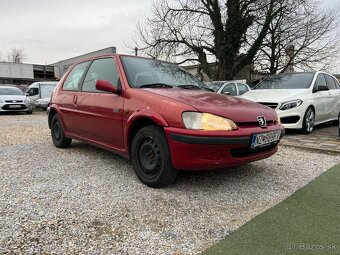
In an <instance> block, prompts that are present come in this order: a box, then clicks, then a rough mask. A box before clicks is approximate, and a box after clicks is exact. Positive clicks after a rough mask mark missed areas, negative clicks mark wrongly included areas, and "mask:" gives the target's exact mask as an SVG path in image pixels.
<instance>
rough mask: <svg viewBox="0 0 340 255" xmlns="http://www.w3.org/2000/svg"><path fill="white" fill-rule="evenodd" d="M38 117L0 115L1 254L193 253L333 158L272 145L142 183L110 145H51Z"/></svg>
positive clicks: (288, 192)
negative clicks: (249, 155) (207, 168)
mask: <svg viewBox="0 0 340 255" xmlns="http://www.w3.org/2000/svg"><path fill="white" fill-rule="evenodd" d="M46 122H47V117H46V115H45V113H42V112H40V113H34V114H33V115H0V123H1V124H0V171H1V174H0V254H79V253H86V254H177V255H180V254H198V253H199V252H200V251H202V250H204V249H206V248H207V247H209V246H210V245H211V244H213V243H214V242H216V241H218V240H220V239H221V238H223V237H225V236H226V235H228V234H229V233H230V232H232V231H234V230H235V229H237V228H239V227H240V226H241V225H243V224H244V223H246V222H247V221H249V220H250V219H252V218H253V217H255V216H256V215H258V214H260V213H261V212H263V211H265V210H266V209H268V208H270V207H272V206H273V205H275V204H277V203H279V202H280V201H282V200H283V199H285V198H286V197H287V196H289V195H291V194H292V193H293V192H295V191H296V190H297V189H299V188H301V187H303V186H304V185H306V184H307V183H309V182H310V181H312V180H313V179H314V178H316V177H317V176H319V175H320V174H321V173H322V172H324V171H326V170H327V169H329V168H330V167H332V166H334V165H335V164H337V163H339V162H340V156H334V155H333V156H332V155H326V154H317V153H315V152H308V151H302V150H298V149H293V148H289V147H281V148H280V149H279V152H278V153H277V154H276V155H274V156H273V157H271V158H270V159H266V160H262V161H258V162H255V163H251V164H247V165H244V166H242V167H235V168H231V169H228V170H222V171H221V170H220V171H212V172H203V173H202V172H200V173H182V174H181V175H180V176H179V177H178V179H177V182H176V183H175V184H174V185H173V186H171V187H168V188H165V189H151V188H148V187H146V186H144V185H143V184H141V183H140V182H139V180H138V179H137V177H136V176H135V174H134V172H133V169H132V166H131V163H130V162H129V161H127V160H125V159H123V158H121V157H119V156H116V155H114V154H112V153H109V152H106V151H104V150H101V149H97V148H95V147H92V146H89V145H86V144H84V143H81V142H73V143H72V146H71V147H70V148H69V149H66V150H61V149H57V148H55V147H54V146H53V145H52V143H51V139H50V136H49V129H48V127H47V123H46Z"/></svg>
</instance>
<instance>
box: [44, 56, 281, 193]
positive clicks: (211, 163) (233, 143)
mask: <svg viewBox="0 0 340 255" xmlns="http://www.w3.org/2000/svg"><path fill="white" fill-rule="evenodd" d="M48 124H49V127H50V128H51V137H52V141H53V143H54V145H55V146H56V147H59V148H65V147H68V146H69V145H70V144H71V141H72V139H77V140H81V141H84V142H87V143H90V144H93V145H96V146H98V147H101V148H104V149H107V150H110V151H113V152H116V153H118V154H120V155H122V156H124V157H126V158H129V159H132V165H133V169H134V171H135V173H136V175H137V176H138V178H139V179H140V180H141V181H142V182H143V183H144V184H146V185H148V186H151V187H162V186H165V185H167V184H170V183H172V182H173V181H174V179H175V178H176V175H177V173H178V170H207V169H218V168H223V167H229V166H235V165H241V164H245V163H248V162H252V161H256V160H260V159H264V158H267V157H270V156H271V155H273V154H274V153H275V152H276V151H277V146H278V143H279V141H280V138H281V137H282V135H283V132H284V129H283V127H282V126H281V125H280V122H279V118H278V115H277V114H276V113H275V111H273V110H272V109H270V108H268V107H265V106H263V105H260V104H257V103H253V102H251V101H248V100H244V99H240V98H235V97H226V96H224V95H220V94H216V93H213V92H211V91H209V90H208V89H207V88H206V87H205V85H204V84H203V83H202V82H200V81H199V80H197V79H196V78H195V77H194V76H192V75H191V74H189V73H187V72H186V71H185V70H183V69H182V68H180V67H178V66H177V65H175V64H171V63H167V62H163V61H159V60H154V59H147V58H141V57H134V56H125V55H118V54H117V55H106V56H102V57H96V58H92V59H89V60H84V61H82V62H79V63H77V64H75V65H73V66H72V67H71V68H70V69H69V70H68V72H67V73H66V74H65V75H64V77H63V78H62V80H61V81H60V82H59V84H58V86H57V88H56V89H55V91H54V92H53V95H52V100H51V105H50V107H49V109H48Z"/></svg>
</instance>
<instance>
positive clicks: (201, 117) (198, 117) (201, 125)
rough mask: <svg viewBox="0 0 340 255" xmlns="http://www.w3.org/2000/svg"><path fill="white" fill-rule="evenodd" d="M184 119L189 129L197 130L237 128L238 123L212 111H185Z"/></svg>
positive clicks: (228, 129)
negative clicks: (211, 112)
mask: <svg viewBox="0 0 340 255" xmlns="http://www.w3.org/2000/svg"><path fill="white" fill-rule="evenodd" d="M182 119H183V122H184V125H185V127H186V128H187V129H195V130H227V131H230V130H235V129H237V126H236V124H235V123H234V122H233V121H232V120H229V119H226V118H223V117H220V116H216V115H213V114H210V113H200V112H183V113H182Z"/></svg>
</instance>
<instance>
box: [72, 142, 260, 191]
mask: <svg viewBox="0 0 340 255" xmlns="http://www.w3.org/2000/svg"><path fill="white" fill-rule="evenodd" d="M69 149H70V150H74V151H78V152H79V153H80V154H85V155H86V154H89V155H90V154H92V156H95V157H98V158H102V159H105V160H109V161H110V162H112V165H114V164H115V163H120V164H125V165H126V166H127V167H128V168H129V169H131V171H132V172H133V169H132V163H131V161H130V160H128V159H125V158H123V157H121V156H119V155H117V154H115V153H112V152H109V151H106V150H104V149H101V148H98V147H95V146H92V145H89V144H86V143H83V142H80V141H73V142H72V144H71V147H70V148H69ZM110 162H109V163H110ZM262 170H263V167H261V166H258V165H255V164H251V163H250V164H246V165H242V166H238V167H230V168H225V169H217V170H207V171H179V174H178V177H177V179H176V180H175V183H174V184H172V185H171V186H169V187H168V188H170V189H177V188H183V187H186V188H197V189H202V188H207V189H210V188H213V189H215V188H217V187H218V186H220V185H225V184H226V183H228V182H242V180H243V179H247V180H249V176H252V179H253V178H256V176H257V175H262V174H263V172H262ZM131 181H132V180H131Z"/></svg>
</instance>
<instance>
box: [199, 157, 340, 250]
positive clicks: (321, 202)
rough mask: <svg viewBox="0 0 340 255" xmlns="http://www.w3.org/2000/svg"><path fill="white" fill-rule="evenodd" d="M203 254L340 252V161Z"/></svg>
mask: <svg viewBox="0 0 340 255" xmlns="http://www.w3.org/2000/svg"><path fill="white" fill-rule="evenodd" d="M316 160H317V159H316ZM202 254H203V255H218V254H231V255H237V254H242V255H247V254H249V255H256V254H261V255H262V254H263V255H267V254H268V255H269V254H270V255H276V254H294V255H295V254H318V255H319V254H340V165H337V166H335V167H333V168H331V169H330V170H328V171H327V172H325V173H324V174H322V175H321V176H319V177H318V178H316V179H315V180H314V181H313V182H311V183H310V184H308V185H307V186H305V187H303V188H302V189H300V190H298V191H297V192H296V193H294V194H293V195H292V196H290V197H289V198H287V199H286V200H284V201H283V202H281V203H280V204H278V205H276V206H274V207H273V208H271V209H269V210H267V211H266V212H264V213H262V214H260V215H259V216H257V217H255V218H254V219H253V220H251V221H250V222H248V223H246V224H245V225H243V226H242V227H241V228H239V229H238V230H236V231H235V232H234V233H232V234H231V235H230V236H228V237H227V238H225V239H224V240H222V241H221V242H219V243H217V244H215V245H213V246H212V247H210V248H209V249H207V250H206V251H204V252H203V253H202Z"/></svg>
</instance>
